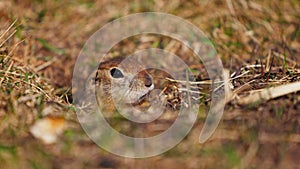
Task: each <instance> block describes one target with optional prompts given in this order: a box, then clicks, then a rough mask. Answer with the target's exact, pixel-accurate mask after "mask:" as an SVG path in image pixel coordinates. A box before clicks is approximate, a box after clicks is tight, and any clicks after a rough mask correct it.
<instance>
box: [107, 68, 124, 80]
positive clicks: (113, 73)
mask: <svg viewBox="0 0 300 169" xmlns="http://www.w3.org/2000/svg"><path fill="white" fill-rule="evenodd" d="M110 75H111V77H113V78H123V77H124V75H123V73H122V71H121V70H120V69H118V68H112V69H110Z"/></svg>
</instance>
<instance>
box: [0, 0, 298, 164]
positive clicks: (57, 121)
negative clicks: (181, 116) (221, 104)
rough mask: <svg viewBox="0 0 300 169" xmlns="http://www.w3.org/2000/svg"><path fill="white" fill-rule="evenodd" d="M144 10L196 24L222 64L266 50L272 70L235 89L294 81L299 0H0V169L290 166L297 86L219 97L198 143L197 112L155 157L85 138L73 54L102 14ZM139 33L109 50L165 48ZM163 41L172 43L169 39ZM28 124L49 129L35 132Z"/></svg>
mask: <svg viewBox="0 0 300 169" xmlns="http://www.w3.org/2000/svg"><path fill="white" fill-rule="evenodd" d="M148 11H155V12H165V13H169V14H173V15H176V16H179V17H182V18H184V19H186V20H188V21H189V22H191V23H192V24H194V25H196V26H197V27H198V28H199V29H201V30H202V31H203V32H204V33H205V34H206V36H207V37H208V38H209V39H210V40H211V41H212V42H213V44H214V46H215V48H216V50H217V52H218V56H219V58H220V59H221V60H222V62H223V65H224V67H225V68H226V69H228V70H230V72H231V73H232V72H238V71H239V70H240V69H241V67H243V66H249V65H265V64H266V63H267V62H268V58H269V61H270V58H272V59H271V60H272V64H271V65H272V66H271V67H272V68H273V69H272V71H271V72H268V73H266V74H265V72H264V70H263V69H261V70H259V73H258V74H259V75H260V76H259V77H258V78H256V80H257V81H256V82H257V83H256V84H257V85H250V86H249V87H248V88H247V89H243V90H248V91H250V90H254V89H255V90H257V89H261V88H263V87H268V86H272V85H274V83H272V82H276V83H288V82H294V81H300V71H299V69H300V68H299V64H300V29H299V28H300V1H299V0H285V1H281V0H274V1H269V0H260V1H250V0H190V1H183V0H166V1H162V0H145V1H143V0H132V1H131V0H128V1H117V0H101V1H86V0H75V1H50V0H49V1H48V0H33V1H29V0H22V1H21V0H19V1H17V0H16V1H5V0H1V1H0V89H1V90H0V169H11V168H12V169H14V168H24V169H29V168H33V169H37V168H57V169H60V168H63V169H69V168H89V169H90V168H95V169H96V168H167V169H172V168H191V169H198V168H263V169H268V168H272V169H273V168H285V169H288V168H291V169H296V168H299V166H300V112H299V109H300V97H299V94H300V93H299V92H294V93H292V94H289V95H285V96H283V97H280V98H277V99H273V100H270V101H268V102H264V103H259V104H253V105H252V104H251V105H248V106H238V105H237V104H235V103H229V104H228V105H227V106H226V109H225V112H224V116H223V119H222V121H221V123H220V124H219V127H218V128H217V130H216V132H215V133H214V135H213V136H212V137H211V138H210V139H209V140H208V141H207V142H206V143H204V144H199V143H198V136H199V134H200V130H201V127H202V125H203V120H204V119H205V116H206V115H203V116H200V117H199V122H197V124H196V125H195V126H194V128H193V130H192V131H191V132H190V134H189V135H188V136H187V137H186V138H185V139H184V140H183V141H182V142H181V143H179V144H178V145H177V146H176V147H174V148H173V149H172V150H170V151H168V152H166V153H164V154H162V155H159V156H157V157H152V158H146V159H126V158H122V157H118V156H115V155H113V154H110V153H108V152H106V151H104V150H102V149H100V148H99V147H98V146H97V145H96V144H94V143H93V142H92V141H91V140H90V139H89V138H88V136H87V135H86V134H85V133H84V131H83V130H82V129H81V126H80V124H79V122H78V120H77V118H76V114H75V113H76V112H75V108H74V107H73V106H72V96H71V90H72V89H71V79H72V72H73V67H74V64H75V61H76V58H77V56H78V55H79V53H80V50H81V49H82V47H83V45H84V44H85V42H86V41H87V40H88V38H89V37H90V36H91V35H92V34H93V33H94V32H95V31H97V30H98V29H100V28H101V27H102V26H104V25H105V24H106V23H108V22H110V21H112V20H114V19H117V18H119V17H122V16H126V15H129V14H132V13H138V12H148ZM139 39H140V38H139V37H137V40H134V38H133V40H132V39H131V41H130V39H129V40H124V42H123V43H121V44H119V45H117V46H116V47H115V48H114V50H112V52H111V53H112V55H114V56H119V55H121V54H122V52H123V53H124V51H125V53H126V52H128V53H130V52H132V51H134V50H136V49H142V48H146V47H151V46H152V47H153V46H155V47H157V46H159V47H160V48H162V49H165V48H167V46H168V44H169V43H170V42H172V40H170V39H168V38H167V37H154V38H152V39H151V40H149V41H147V42H145V41H140V40H139ZM142 43H146V45H144V46H142V45H143V44H142ZM173 48H176V50H178V47H176V45H175V46H171V47H170V46H169V50H172V49H173ZM120 51H122V52H120ZM175 53H176V51H175ZM185 57H188V56H185ZM183 58H184V56H183ZM199 64H201V63H199ZM198 67H201V66H197V63H195V68H198ZM199 71H200V70H199ZM256 73H257V72H256ZM277 77H278V78H277ZM200 79H201V78H200ZM266 79H267V80H266ZM247 80H249V79H247V78H245V79H242V80H240V81H238V82H237V83H238V84H236V86H237V87H239V86H241V84H245V83H247V82H248V81H247ZM272 80H273V81H272ZM280 80H281V81H280ZM258 82H259V83H258ZM260 84H262V85H260ZM45 126H46V127H45ZM33 128H34V129H36V130H38V131H39V132H40V133H42V134H43V133H45V134H46V133H47V134H48V132H49V135H53V137H55V139H54V140H52V141H51V139H50V141H49V140H48V141H49V142H47V141H45V140H43V139H38V138H36V137H37V136H34V135H33V134H32V130H33ZM44 128H45V129H44ZM30 131H31V132H30ZM42 137H43V136H42ZM56 137H57V138H56Z"/></svg>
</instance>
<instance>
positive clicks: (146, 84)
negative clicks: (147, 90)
mask: <svg viewBox="0 0 300 169" xmlns="http://www.w3.org/2000/svg"><path fill="white" fill-rule="evenodd" d="M145 86H146V87H151V86H152V78H151V77H150V76H149V75H148V76H146V77H145Z"/></svg>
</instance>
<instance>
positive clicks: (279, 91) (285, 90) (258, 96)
mask: <svg viewBox="0 0 300 169" xmlns="http://www.w3.org/2000/svg"><path fill="white" fill-rule="evenodd" d="M297 91H300V82H295V83H290V84H286V85H281V86H277V87H272V88H265V89H262V90H261V91H260V92H255V93H254V94H252V95H249V96H246V97H243V98H241V99H238V100H237V103H238V104H239V105H248V104H252V103H256V102H259V101H268V100H270V99H274V98H277V97H280V96H284V95H287V94H290V93H293V92H297Z"/></svg>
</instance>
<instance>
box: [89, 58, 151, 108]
mask: <svg viewBox="0 0 300 169" xmlns="http://www.w3.org/2000/svg"><path fill="white" fill-rule="evenodd" d="M91 76H92V78H91V79H92V82H93V84H94V85H95V92H96V98H97V102H98V105H99V106H100V108H101V109H102V110H103V109H104V110H105V111H106V113H107V112H111V111H115V107H116V104H118V105H120V104H121V105H134V104H138V103H140V102H141V101H142V100H144V98H145V96H146V95H147V94H149V92H150V91H151V90H153V89H154V84H153V79H152V76H151V75H150V74H149V73H148V72H147V71H146V70H145V68H144V67H143V66H142V64H141V63H139V62H138V61H137V60H136V59H133V58H130V57H127V58H113V59H110V60H107V61H104V62H101V63H100V64H99V67H98V69H97V70H96V71H95V72H93V74H92V75H91Z"/></svg>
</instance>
